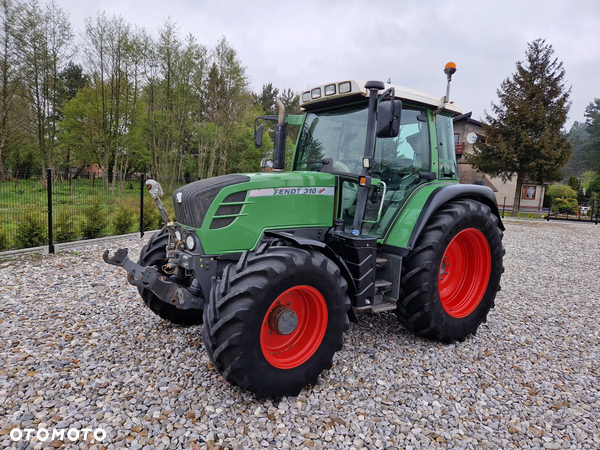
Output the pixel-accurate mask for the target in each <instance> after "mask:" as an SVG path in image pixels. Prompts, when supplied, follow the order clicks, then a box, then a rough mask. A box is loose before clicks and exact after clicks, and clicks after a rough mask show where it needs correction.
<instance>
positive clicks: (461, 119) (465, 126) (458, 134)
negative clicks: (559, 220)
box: [454, 112, 546, 211]
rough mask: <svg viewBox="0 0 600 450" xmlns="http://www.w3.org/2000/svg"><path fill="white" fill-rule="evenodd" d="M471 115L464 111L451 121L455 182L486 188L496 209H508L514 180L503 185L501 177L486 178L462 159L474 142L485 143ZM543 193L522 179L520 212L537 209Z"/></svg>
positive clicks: (483, 136)
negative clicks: (491, 194) (454, 153)
mask: <svg viewBox="0 0 600 450" xmlns="http://www.w3.org/2000/svg"><path fill="white" fill-rule="evenodd" d="M472 114H473V113H472V112H468V113H466V114H463V115H461V116H456V117H455V118H454V148H455V151H456V162H457V163H458V177H459V180H460V182H461V183H462V184H481V185H484V186H488V187H490V188H491V189H492V190H493V191H494V193H495V194H496V201H497V202H498V206H499V207H500V209H503V208H506V209H508V210H511V209H512V206H513V203H514V197H515V189H516V186H517V180H516V178H513V179H512V180H511V181H506V182H504V181H502V179H501V178H496V177H490V176H488V175H485V174H483V173H481V172H479V171H477V170H476V169H475V168H474V167H473V166H471V165H470V164H469V163H468V162H467V160H466V159H465V156H464V155H465V154H467V153H471V154H472V153H473V151H474V144H475V143H477V142H485V135H484V133H483V127H482V124H481V122H479V121H478V120H475V119H473V118H472V117H471V115H472ZM545 192H546V188H545V186H544V185H536V184H533V183H531V182H529V179H528V178H527V177H525V179H524V180H523V187H522V189H521V209H522V210H523V209H524V210H538V211H539V210H541V209H542V204H543V201H544V194H545Z"/></svg>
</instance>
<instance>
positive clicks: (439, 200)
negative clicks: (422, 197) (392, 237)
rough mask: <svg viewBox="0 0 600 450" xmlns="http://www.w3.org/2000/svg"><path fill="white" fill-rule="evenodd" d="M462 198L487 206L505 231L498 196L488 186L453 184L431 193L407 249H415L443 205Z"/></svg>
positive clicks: (499, 226)
mask: <svg viewBox="0 0 600 450" xmlns="http://www.w3.org/2000/svg"><path fill="white" fill-rule="evenodd" d="M461 198H470V199H473V200H477V201H478V202H481V203H483V204H485V205H487V206H488V207H489V208H490V209H491V210H492V214H494V215H495V216H496V217H497V218H498V228H500V229H501V230H502V231H504V224H503V223H502V219H501V218H500V211H499V210H498V205H497V203H496V196H495V195H494V191H492V190H491V189H490V188H489V187H487V186H478V185H474V184H451V185H448V186H443V187H439V188H437V189H436V190H435V191H433V192H432V193H431V195H430V196H429V198H428V199H427V201H426V202H425V205H423V209H422V210H421V213H420V215H419V218H418V219H417V221H416V223H415V226H414V227H413V230H412V233H411V235H410V238H409V240H408V246H407V248H408V249H409V250H410V249H412V248H414V247H415V244H416V242H417V239H418V238H419V236H420V235H421V232H422V231H423V228H425V225H426V224H427V222H428V221H429V218H430V217H431V216H432V215H433V214H434V213H435V212H436V211H437V210H438V209H439V208H440V207H442V205H444V204H446V203H448V202H449V201H451V200H458V199H461Z"/></svg>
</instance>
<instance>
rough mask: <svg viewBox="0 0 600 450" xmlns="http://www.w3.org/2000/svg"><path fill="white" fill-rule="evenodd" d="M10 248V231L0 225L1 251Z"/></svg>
mask: <svg viewBox="0 0 600 450" xmlns="http://www.w3.org/2000/svg"><path fill="white" fill-rule="evenodd" d="M9 248H10V243H9V241H8V233H7V232H6V231H4V229H2V227H0V252H3V251H5V250H8V249H9Z"/></svg>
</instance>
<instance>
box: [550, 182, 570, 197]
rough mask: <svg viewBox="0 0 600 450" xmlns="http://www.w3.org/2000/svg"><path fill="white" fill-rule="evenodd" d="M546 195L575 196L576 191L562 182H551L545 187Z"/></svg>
mask: <svg viewBox="0 0 600 450" xmlns="http://www.w3.org/2000/svg"><path fill="white" fill-rule="evenodd" d="M546 195H547V196H548V197H554V198H576V197H577V191H576V190H574V189H572V188H571V187H569V186H563V185H562V184H553V185H551V186H548V189H546Z"/></svg>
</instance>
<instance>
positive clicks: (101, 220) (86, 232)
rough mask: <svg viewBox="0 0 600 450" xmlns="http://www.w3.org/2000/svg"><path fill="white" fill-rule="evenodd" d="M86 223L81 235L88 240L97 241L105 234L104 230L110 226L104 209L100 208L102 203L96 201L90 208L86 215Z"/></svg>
mask: <svg viewBox="0 0 600 450" xmlns="http://www.w3.org/2000/svg"><path fill="white" fill-rule="evenodd" d="M84 216H85V218H84V221H83V225H82V226H81V234H83V237H85V238H87V239H95V238H98V237H101V236H102V235H103V234H104V229H105V228H106V226H107V225H108V219H107V217H106V214H105V212H104V211H102V208H101V207H100V201H99V200H98V199H94V200H93V202H92V206H90V207H89V208H88V209H87V210H86V211H85V213H84Z"/></svg>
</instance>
